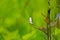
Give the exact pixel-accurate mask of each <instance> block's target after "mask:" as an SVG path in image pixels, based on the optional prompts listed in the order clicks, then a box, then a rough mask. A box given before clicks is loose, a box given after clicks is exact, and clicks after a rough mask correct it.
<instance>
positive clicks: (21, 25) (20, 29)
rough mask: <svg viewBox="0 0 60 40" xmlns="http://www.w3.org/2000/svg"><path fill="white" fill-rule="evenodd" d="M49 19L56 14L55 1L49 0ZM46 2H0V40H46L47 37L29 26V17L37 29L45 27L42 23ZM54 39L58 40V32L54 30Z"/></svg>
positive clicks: (52, 18)
mask: <svg viewBox="0 0 60 40" xmlns="http://www.w3.org/2000/svg"><path fill="white" fill-rule="evenodd" d="M50 1H51V2H50V7H51V13H50V19H51V20H54V19H55V14H57V13H58V9H59V8H57V1H58V0H50ZM47 11H48V0H0V40H47V35H46V34H45V33H43V32H42V31H40V30H37V29H35V28H33V26H32V25H30V24H29V17H32V19H33V23H34V24H35V25H36V26H37V27H45V28H46V27H47V25H46V22H45V21H44V19H45V17H44V16H42V15H41V14H44V15H45V16H47V13H48V12H47ZM53 30H55V32H53V33H55V37H54V39H57V40H60V37H59V35H60V30H59V29H57V28H54V29H53ZM53 30H52V31H53Z"/></svg>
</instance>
